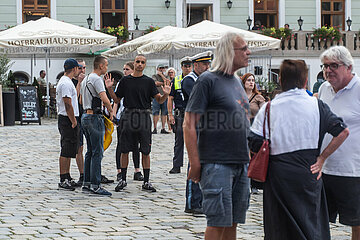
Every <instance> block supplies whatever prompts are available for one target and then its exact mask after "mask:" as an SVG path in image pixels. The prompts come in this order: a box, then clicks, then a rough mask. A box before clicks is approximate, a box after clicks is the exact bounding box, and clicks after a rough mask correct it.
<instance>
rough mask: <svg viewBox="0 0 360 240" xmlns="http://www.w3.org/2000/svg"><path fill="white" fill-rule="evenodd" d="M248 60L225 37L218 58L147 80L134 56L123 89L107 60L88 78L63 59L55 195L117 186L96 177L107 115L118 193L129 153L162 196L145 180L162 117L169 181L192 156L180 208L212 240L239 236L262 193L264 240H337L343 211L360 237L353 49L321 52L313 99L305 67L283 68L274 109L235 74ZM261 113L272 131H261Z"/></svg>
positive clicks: (236, 38) (357, 84)
mask: <svg viewBox="0 0 360 240" xmlns="http://www.w3.org/2000/svg"><path fill="white" fill-rule="evenodd" d="M250 54H251V51H250V50H249V49H248V46H247V44H246V41H245V40H244V39H243V38H242V37H241V36H240V35H238V34H235V33H227V34H225V35H224V36H223V37H222V38H221V39H220V41H219V42H218V43H217V47H216V49H215V52H214V55H213V53H212V52H211V51H207V52H203V53H200V54H196V55H194V56H191V57H189V56H185V57H183V58H182V59H181V60H180V64H181V71H182V72H181V73H180V74H178V75H177V74H176V70H175V69H174V68H172V67H170V68H169V66H168V65H167V64H159V65H158V66H157V68H156V74H155V75H154V76H152V78H150V77H148V76H146V75H144V74H143V72H144V69H145V67H146V63H147V59H146V57H145V56H144V55H137V56H136V57H135V59H134V61H133V62H127V63H126V64H125V65H124V67H123V72H124V76H123V77H122V78H121V80H120V81H119V82H118V83H117V85H116V87H115V86H114V79H113V78H112V76H111V75H110V74H108V73H107V70H108V60H107V59H106V58H105V57H103V56H97V57H96V58H95V60H94V63H93V71H92V73H90V74H88V75H87V76H85V67H86V65H85V62H84V61H83V60H81V59H79V60H75V59H67V60H66V61H65V63H64V70H65V73H64V76H63V77H62V78H61V79H60V80H59V83H58V86H57V105H58V114H59V118H58V128H59V132H60V135H61V141H60V143H61V152H60V158H59V165H60V183H59V184H58V186H59V189H65V190H74V189H75V187H82V191H83V192H87V193H91V194H98V195H104V196H111V195H112V193H111V192H110V191H108V190H106V189H105V188H103V187H102V185H101V183H109V182H112V180H109V179H108V178H106V177H105V176H102V175H101V160H102V158H103V153H104V147H103V141H104V140H103V139H104V131H105V128H104V119H103V112H104V111H103V109H104V108H106V109H107V111H106V112H107V117H108V118H109V119H110V120H113V121H114V123H116V125H117V148H116V169H117V179H116V180H117V186H116V188H115V191H116V192H118V191H122V190H123V189H124V188H126V187H127V169H128V164H129V152H132V153H133V155H132V156H133V163H134V180H137V181H142V182H143V184H142V190H144V191H148V192H156V191H157V189H156V188H155V187H154V186H153V185H152V183H151V182H150V162H151V161H150V152H151V142H152V135H153V134H157V133H158V130H157V122H158V120H159V119H160V120H161V130H160V133H162V134H168V133H169V132H168V131H173V132H174V133H175V144H174V157H173V159H172V168H171V169H170V171H169V173H170V174H178V173H180V172H181V168H182V167H183V164H184V144H185V146H186V148H187V152H188V157H189V164H188V167H187V168H188V171H187V182H186V193H185V195H186V201H185V202H186V205H185V212H187V213H190V214H205V216H206V219H207V227H206V230H205V239H207V240H210V239H236V229H237V225H238V224H244V223H245V219H246V212H247V210H248V207H249V202H250V192H253V193H256V192H258V190H257V189H258V188H262V189H263V201H264V203H263V206H264V232H265V239H269V240H271V239H276V240H289V239H304V240H306V239H312V240H324V239H330V227H329V222H335V221H336V218H337V216H338V215H339V221H340V223H341V224H344V225H347V226H351V227H352V240H360V148H358V147H357V146H356V145H357V144H356V143H357V137H358V135H359V134H360V122H359V117H360V94H359V92H360V79H359V77H358V76H357V75H356V74H355V73H353V66H354V60H353V58H352V56H351V54H350V52H349V51H348V50H347V49H346V48H345V47H342V46H334V47H331V48H329V49H327V50H326V51H324V52H323V53H322V55H321V56H320V60H321V62H322V66H321V67H322V70H323V76H324V80H325V81H324V82H323V83H322V85H321V86H320V87H319V89H318V93H317V94H316V95H315V96H312V94H310V92H309V91H307V86H308V69H307V65H306V63H305V62H304V61H302V60H291V59H288V60H284V61H283V62H282V64H281V66H280V74H279V76H280V79H279V83H280V87H281V93H279V94H278V95H276V96H275V97H274V98H273V99H272V100H271V101H269V102H266V101H265V98H264V97H263V96H262V95H261V93H260V92H259V91H258V89H257V87H256V84H255V76H254V74H252V73H246V74H244V75H243V76H241V77H239V76H238V75H237V71H238V70H239V69H240V68H244V67H247V66H248V62H249V56H250ZM102 76H103V77H102ZM270 104H271V105H270ZM266 107H268V108H269V109H270V110H269V119H268V120H269V127H265V126H264V124H263V123H264V120H265V118H266V114H265V108H266ZM151 115H152V117H153V121H151ZM160 116H161V117H160ZM166 124H168V131H167V130H166V129H165V127H166ZM264 127H265V128H266V131H265V132H266V134H265V136H264V131H263V130H264V129H263V128H264ZM82 135H84V136H85V138H86V143H87V152H86V154H85V160H83V157H82V152H83V147H82V145H83V136H82ZM264 139H269V141H270V159H269V166H268V173H267V179H266V181H265V182H264V183H262V184H259V183H258V182H256V181H250V179H249V178H248V176H247V171H248V165H249V160H250V157H251V156H253V155H254V154H256V153H257V152H258V151H259V150H260V148H261V145H262V142H263V140H264ZM140 153H141V158H142V170H143V174H142V173H141V170H140ZM71 158H76V162H77V165H78V170H79V173H80V178H79V180H78V181H77V182H75V181H74V180H73V179H72V178H71V176H70V161H71ZM250 186H251V188H250ZM250 189H252V190H251V191H250Z"/></svg>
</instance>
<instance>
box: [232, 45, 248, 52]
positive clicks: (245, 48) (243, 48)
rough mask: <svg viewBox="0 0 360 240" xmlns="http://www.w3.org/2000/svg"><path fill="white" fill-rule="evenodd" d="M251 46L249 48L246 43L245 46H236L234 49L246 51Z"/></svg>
mask: <svg viewBox="0 0 360 240" xmlns="http://www.w3.org/2000/svg"><path fill="white" fill-rule="evenodd" d="M248 49H249V48H248V46H247V45H246V46H245V47H242V48H234V50H240V51H244V52H245V51H246V50H248Z"/></svg>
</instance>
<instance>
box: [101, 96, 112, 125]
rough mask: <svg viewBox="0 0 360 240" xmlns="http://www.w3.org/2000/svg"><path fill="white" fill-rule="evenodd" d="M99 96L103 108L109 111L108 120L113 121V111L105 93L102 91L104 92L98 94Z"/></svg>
mask: <svg viewBox="0 0 360 240" xmlns="http://www.w3.org/2000/svg"><path fill="white" fill-rule="evenodd" d="M99 96H100V98H101V101H103V103H104V105H105V107H106V108H107V110H108V111H109V115H110V120H113V110H112V108H111V104H110V100H109V99H108V97H107V96H106V92H105V91H104V92H101V93H99Z"/></svg>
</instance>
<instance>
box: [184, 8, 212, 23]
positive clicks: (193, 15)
mask: <svg viewBox="0 0 360 240" xmlns="http://www.w3.org/2000/svg"><path fill="white" fill-rule="evenodd" d="M186 12H187V19H188V26H191V25H194V24H196V23H199V22H201V21H203V20H210V21H212V20H213V16H212V15H213V14H212V12H213V5H212V4H188V5H187V11H186Z"/></svg>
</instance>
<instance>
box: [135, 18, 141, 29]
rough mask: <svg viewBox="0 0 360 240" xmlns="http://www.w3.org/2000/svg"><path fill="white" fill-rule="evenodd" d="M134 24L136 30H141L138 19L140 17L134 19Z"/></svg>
mask: <svg viewBox="0 0 360 240" xmlns="http://www.w3.org/2000/svg"><path fill="white" fill-rule="evenodd" d="M134 23H135V26H136V28H135V30H139V23H140V18H138V15H136V18H135V19H134Z"/></svg>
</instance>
